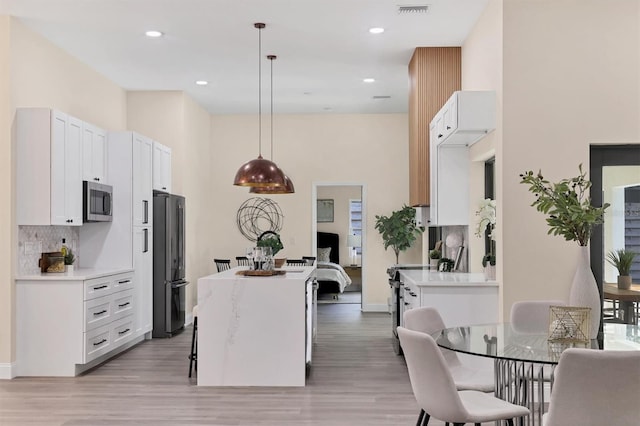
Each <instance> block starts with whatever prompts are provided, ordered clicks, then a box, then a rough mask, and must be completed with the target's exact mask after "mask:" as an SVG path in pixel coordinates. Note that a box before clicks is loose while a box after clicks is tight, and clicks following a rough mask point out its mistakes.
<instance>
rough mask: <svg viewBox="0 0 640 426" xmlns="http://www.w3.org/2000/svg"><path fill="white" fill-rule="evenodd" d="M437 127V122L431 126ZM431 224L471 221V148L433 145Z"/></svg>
mask: <svg viewBox="0 0 640 426" xmlns="http://www.w3.org/2000/svg"><path fill="white" fill-rule="evenodd" d="M436 131H437V129H436V123H433V126H432V128H431V132H432V135H433V134H434V133H435V132H436ZM429 149H430V156H429V158H430V173H431V176H430V182H429V183H430V191H431V194H430V195H431V203H430V205H429V215H430V225H431V226H446V225H468V224H469V149H468V148H467V147H466V146H464V145H434V144H432V145H430V147H429Z"/></svg>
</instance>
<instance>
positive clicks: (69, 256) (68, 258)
mask: <svg viewBox="0 0 640 426" xmlns="http://www.w3.org/2000/svg"><path fill="white" fill-rule="evenodd" d="M75 261H76V256H75V255H74V254H73V251H72V250H71V249H67V253H66V254H65V255H64V264H65V265H66V268H67V272H73V262H75Z"/></svg>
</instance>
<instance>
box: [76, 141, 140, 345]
mask: <svg viewBox="0 0 640 426" xmlns="http://www.w3.org/2000/svg"><path fill="white" fill-rule="evenodd" d="M107 144H108V146H109V149H108V156H109V161H108V173H107V174H108V176H109V183H110V184H111V185H112V186H113V221H112V222H111V224H110V226H90V225H92V224H88V225H89V226H83V227H82V228H81V230H80V250H81V253H82V259H81V263H82V264H85V265H91V266H93V267H103V268H115V267H123V266H130V267H133V269H134V282H135V288H134V292H133V293H134V302H135V306H137V310H136V321H135V334H136V335H138V336H139V335H142V334H146V333H150V332H151V328H152V325H153V241H152V238H153V228H152V226H153V222H152V221H153V189H152V179H153V168H152V164H153V163H152V161H153V141H152V140H151V139H149V138H147V137H145V136H142V135H139V134H137V133H134V132H110V133H108V135H107ZM95 241H101V242H102V244H95ZM149 336H150V334H149Z"/></svg>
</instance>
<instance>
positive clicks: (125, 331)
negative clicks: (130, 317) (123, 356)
mask: <svg viewBox="0 0 640 426" xmlns="http://www.w3.org/2000/svg"><path fill="white" fill-rule="evenodd" d="M129 331H131V329H130V328H127V329H126V330H122V331H118V334H119V335H120V336H122V335H123V334H127V333H128V332H129Z"/></svg>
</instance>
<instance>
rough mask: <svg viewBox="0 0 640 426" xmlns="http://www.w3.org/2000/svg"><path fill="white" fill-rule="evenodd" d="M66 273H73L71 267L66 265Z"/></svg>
mask: <svg viewBox="0 0 640 426" xmlns="http://www.w3.org/2000/svg"><path fill="white" fill-rule="evenodd" d="M67 272H69V273H73V265H67Z"/></svg>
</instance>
